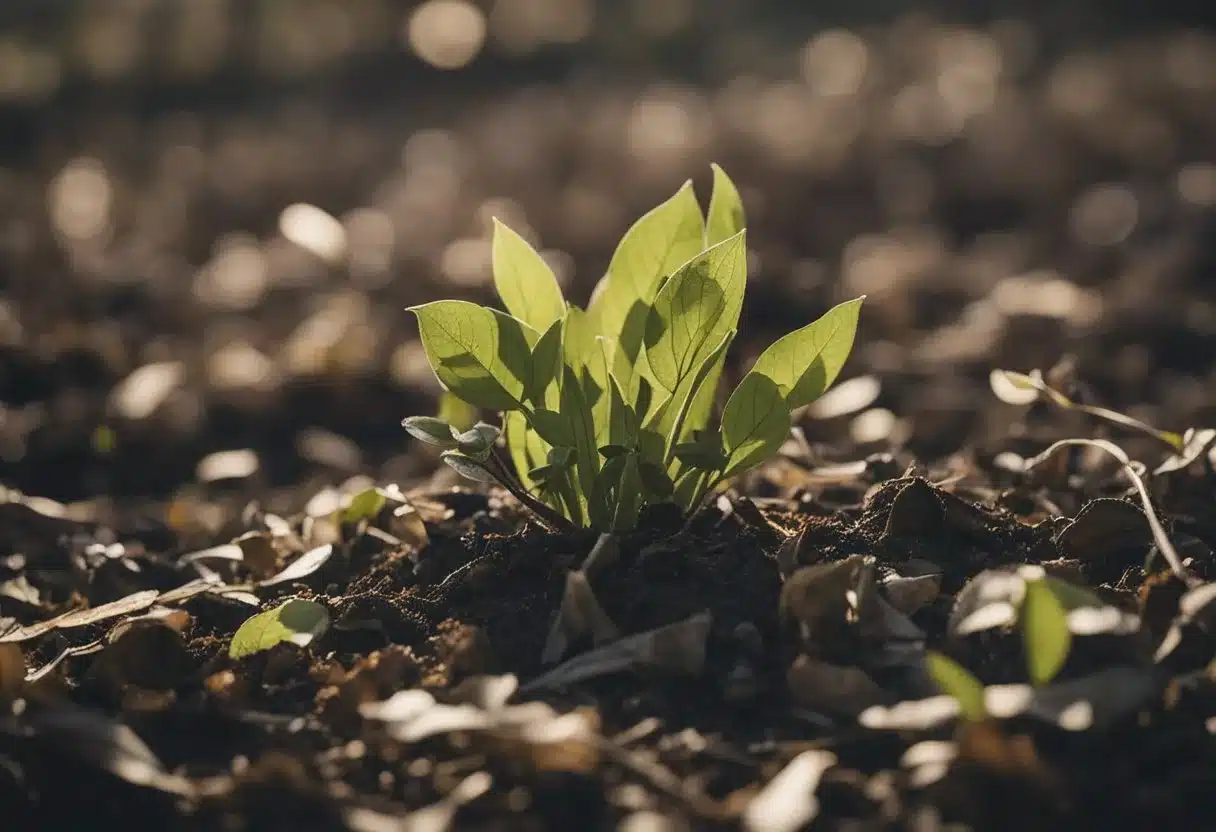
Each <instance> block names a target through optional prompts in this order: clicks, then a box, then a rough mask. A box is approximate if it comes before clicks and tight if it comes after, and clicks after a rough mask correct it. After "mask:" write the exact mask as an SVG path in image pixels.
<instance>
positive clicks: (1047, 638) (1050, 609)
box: [1019, 580, 1072, 686]
mask: <svg viewBox="0 0 1216 832" xmlns="http://www.w3.org/2000/svg"><path fill="white" fill-rule="evenodd" d="M1019 619H1020V621H1021V628H1022V645H1023V648H1024V649H1025V652H1026V671H1027V673H1028V674H1029V676H1030V681H1031V683H1032V684H1034V685H1036V686H1040V685H1046V684H1047V683H1049V682H1050V681H1051V680H1052V679H1054V678H1055V676H1056V674H1057V673H1059V672H1060V669H1061V668H1063V667H1064V662H1065V661H1067V660H1068V650H1069V647H1070V646H1071V644H1072V633H1071V631H1070V630H1069V628H1068V612H1067V611H1066V610H1065V609H1064V605H1063V604H1062V603H1060V599H1059V598H1058V597H1056V594H1055V592H1053V591H1052V588H1051V586H1049V585H1048V584H1047V582H1046V581H1043V580H1037V581H1027V582H1026V597H1025V598H1024V599H1023V600H1022V609H1021V613H1020V615H1019Z"/></svg>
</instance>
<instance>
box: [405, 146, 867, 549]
mask: <svg viewBox="0 0 1216 832" xmlns="http://www.w3.org/2000/svg"><path fill="white" fill-rule="evenodd" d="M713 170H714V184H713V194H712V197H711V199H710V203H709V213H708V216H704V215H703V214H702V212H701V208H700V206H699V205H698V203H697V199H696V195H695V194H694V193H693V188H692V183H691V182H686V183H685V184H684V185H683V187H681V188H680V189H679V190H678V191H677V192H676V194H675V195H674V196H673V197H671V198H670V199H668V200H667V201H666V202H664V203H662V204H661V205H659V206H658V207H656V208H654V209H653V210H651V211H650V212H649V213H647V214H646V215H644V216H643V217H642V218H641V219H639V220H638V221H637V222H636V223H634V225H633V226H632V227H631V228H630V229H629V230H628V231H627V232H626V233H625V236H624V238H623V239H622V240H621V241H620V244H619V245H618V246H617V249H616V252H615V253H614V254H613V256H612V260H611V262H610V263H609V266H608V271H607V274H605V275H604V277H603V279H602V280H601V281H600V282H599V284H598V285H597V286H596V288H595V291H594V293H593V294H592V297H591V302H590V304H589V305H588V307H587V309H585V310H584V309H581V308H579V307H578V306H575V305H573V304H569V303H567V301H566V300H565V299H564V298H563V297H562V293H561V289H560V288H559V286H558V283H557V280H556V279H555V277H554V275H553V272H552V270H551V269H550V268H549V266H548V265H547V264H546V263H545V261H544V260H543V259H542V258H541V257H540V255H539V254H537V253H536V251H535V250H534V249H533V248H532V247H531V246H530V245H529V244H528V243H527V242H526V241H525V240H524V239H523V238H522V237H520V236H519V235H518V234H516V233H515V232H514V231H512V230H511V229H509V228H507V227H506V226H505V225H503V224H502V223H500V222H498V221H495V225H494V239H493V246H492V259H493V272H494V283H495V286H496V288H497V289H498V294H499V297H500V298H501V299H502V301H503V305H504V306H506V311H505V312H502V311H499V310H497V309H490V308H486V307H482V306H478V305H476V304H472V303H467V302H465V301H457V300H443V301H436V302H433V303H427V304H422V305H421V306H415V307H411V309H410V310H409V311H412V312H413V313H414V314H415V315H416V316H417V318H418V328H419V331H420V333H421V337H422V344H423V347H424V348H425V350H426V355H427V359H428V360H429V361H430V364H431V367H432V369H433V370H434V372H435V375H436V377H437V378H438V379H439V381H440V383H441V384H442V385H443V386H444V388H445V389H446V390H448V391H449V392H450V393H452V394H453V395H455V396H458V397H459V398H461V399H463V400H465V401H466V402H468V403H469V404H471V405H473V406H474V407H478V408H482V409H485V410H496V411H500V412H501V413H502V431H503V433H504V434H505V437H504V438H505V444H506V448H507V450H508V452H509V454H510V458H511V461H512V462H513V463H514V469H515V471H514V473H512V472H511V470H510V468H509V466H508V465H506V463H505V461H504V460H502V459H500V458H499V456H498V453H497V450H496V445H497V440H498V433H499V431H498V428H495V427H493V426H491V425H487V424H484V423H480V424H478V425H475V426H474V427H473V428H472V429H471V430H469V431H465V432H460V431H458V430H454V429H453V428H452V427H451V426H449V425H448V424H447V423H445V422H444V421H443V420H440V419H437V418H434V417H412V418H409V419H406V420H405V421H404V422H403V424H404V426H405V428H406V429H407V430H408V431H409V432H410V433H411V434H412V435H413V436H414V437H416V438H418V439H420V440H422V441H424V442H428V443H430V444H432V445H437V446H439V447H440V448H442V449H443V459H444V461H445V462H447V463H448V464H449V465H451V466H452V467H453V468H455V469H456V470H457V471H458V472H460V473H461V474H462V475H464V476H466V477H470V478H472V479H477V480H482V481H497V482H499V483H501V484H502V485H503V486H505V487H506V488H508V489H509V490H510V491H511V492H512V493H513V494H515V496H516V497H518V498H520V500H521V501H522V502H523V503H524V504H525V505H527V506H528V507H529V508H531V509H532V510H533V511H534V512H536V513H537V514H538V515H539V516H540V518H541V519H542V520H543V521H545V522H546V523H547V524H549V525H550V526H555V527H557V526H565V525H571V524H573V525H575V526H583V527H591V528H594V529H597V530H599V531H604V532H607V531H623V530H627V529H630V528H633V526H634V525H635V524H636V522H637V517H638V513H639V511H640V510H641V509H642V507H643V506H645V505H647V504H651V503H658V502H674V503H676V504H677V505H679V506H680V507H681V508H682V509H684V510H685V511H690V510H691V509H692V508H694V507H695V506H696V505H698V503H699V502H700V501H701V500H702V499H703V498H704V496H705V495H706V494H707V493H708V492H709V491H711V490H713V489H714V488H716V487H717V486H718V485H719V484H721V483H722V482H723V481H724V480H725V479H727V478H728V477H732V476H734V475H736V474H741V473H743V472H744V471H747V470H749V469H751V468H754V467H756V466H757V465H759V464H761V463H762V462H764V461H765V460H766V459H768V458H769V457H771V456H772V455H773V454H774V453H776V451H777V449H778V448H779V447H780V446H781V445H782V443H783V442H784V441H785V439H786V437H787V436H788V435H789V431H790V412H791V411H793V410H796V409H798V408H801V407H805V406H806V405H808V404H810V403H811V402H812V401H814V400H815V399H816V398H818V397H819V396H820V395H821V394H822V393H823V392H824V391H825V390H826V389H827V388H828V387H829V386H830V385H831V384H832V382H833V381H835V380H836V377H837V376H838V375H839V374H840V370H841V367H842V365H843V364H844V361H845V359H846V358H847V357H848V354H849V351H850V350H851V349H852V346H853V338H854V335H855V333H856V330H857V319H858V315H859V313H860V311H861V303H862V301H863V300H864V298H857V299H855V300H851V301H848V302H846V303H842V304H840V305H838V306H836V307H835V308H833V309H831V310H829V311H828V312H827V314H825V315H824V316H823V317H822V318H820V319H819V320H817V321H815V322H813V323H810V324H808V325H806V326H804V327H802V328H801V329H798V330H795V331H794V332H791V333H789V334H788V335H786V336H784V337H783V338H780V339H779V340H777V341H776V342H775V343H773V344H772V345H771V346H770V347H769V348H768V349H767V350H765V352H764V353H763V354H762V355H761V356H760V358H759V359H758V360H757V361H756V363H755V365H754V366H753V367H752V369H751V371H750V372H748V373H747V375H745V376H744V377H743V379H742V380H741V381H740V382H739V385H738V386H737V387H736V388H735V390H734V392H733V393H731V395H730V397H729V398H728V399H727V401H726V405H725V407H724V408H723V410H722V415H721V420H720V424H719V425H718V426H717V427H713V426H711V417H712V415H713V412H714V404H715V400H716V392H717V387H718V381H719V379H720V377H721V373H722V367H723V363H724V361H725V358H726V352H727V349H728V348H729V347H730V344H731V341H732V340H733V339H734V337H735V332H736V330H737V328H738V325H739V314H740V312H741V311H742V308H743V293H744V288H745V285H746V282H747V246H746V243H745V238H746V232H745V230H744V213H743V204H742V201H741V200H740V198H739V193H738V191H737V190H736V189H735V186H734V184H733V183H732V182H731V180H730V179H729V177H727V175H726V174H725V173H724V172H723V171H722V169H721V168H719V167H718V166H716V165H715V166H714V169H713Z"/></svg>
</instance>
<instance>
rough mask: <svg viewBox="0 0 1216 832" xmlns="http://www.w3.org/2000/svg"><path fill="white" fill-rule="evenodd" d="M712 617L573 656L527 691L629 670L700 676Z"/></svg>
mask: <svg viewBox="0 0 1216 832" xmlns="http://www.w3.org/2000/svg"><path fill="white" fill-rule="evenodd" d="M711 623H712V618H711V616H710V614H709V613H708V612H705V613H699V614H697V615H694V616H692V617H690V618H687V619H685V620H684V621H678V622H676V623H675V624H668V625H667V626H666V627H660V628H658V629H656V630H650V631H649V632H645V633H639V634H637V635H634V636H627V637H625V638H623V639H621V640H620V641H615V642H613V643H612V644H608V645H605V646H604V647H600V648H597V649H595V650H591V651H588V652H586V653H583V654H581V655H579V656H575V657H574V658H572V659H569V660H568V661H566V662H565V663H563V664H560V665H558V666H557V667H555V668H553V669H552V670H550V671H549V672H548V673H544V674H542V675H540V676H538V677H536V678H535V679H533V680H532V681H531V682H529V683H528V684H526V685H524V687H523V688H522V690H523V691H525V692H526V691H535V690H542V689H544V688H554V687H565V686H567V685H572V684H574V683H576V682H581V681H583V680H585V679H593V678H595V677H597V676H605V675H608V674H610V673H620V672H622V671H626V670H635V669H641V668H654V669H657V670H665V671H668V672H672V673H678V674H681V675H687V676H697V675H700V673H701V671H702V669H703V668H704V665H705V646H706V641H707V639H708V638H709V630H710V625H711Z"/></svg>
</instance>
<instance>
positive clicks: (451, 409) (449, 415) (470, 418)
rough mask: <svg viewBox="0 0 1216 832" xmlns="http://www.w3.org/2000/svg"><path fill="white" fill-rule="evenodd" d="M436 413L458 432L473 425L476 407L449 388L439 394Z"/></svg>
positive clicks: (475, 419) (475, 418)
mask: <svg viewBox="0 0 1216 832" xmlns="http://www.w3.org/2000/svg"><path fill="white" fill-rule="evenodd" d="M436 415H437V416H438V417H439V418H440V419H441V420H443V421H445V422H447V423H448V424H449V425H451V426H452V428H453V429H454V430H456V432H457V433H459V432H460V431H463V430H468V429H469V428H471V427H473V424H474V423H475V422H476V421H477V408H475V407H473V405H471V404H469V403H468V402H466V401H465V400H464V399H462V398H460V397H459V396H457V395H456V394H454V393H453V392H452V391H451V390H444V391H443V392H442V393H440V394H439V413H437V414H436Z"/></svg>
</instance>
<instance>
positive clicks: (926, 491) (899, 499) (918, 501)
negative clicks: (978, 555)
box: [883, 477, 945, 538]
mask: <svg viewBox="0 0 1216 832" xmlns="http://www.w3.org/2000/svg"><path fill="white" fill-rule="evenodd" d="M944 513H945V507H944V505H943V504H942V499H941V497H940V496H939V495H938V492H937V489H935V488H934V487H933V486H931V485H930V484H929V483H928V482H926V481H925V480H923V479H921V478H920V477H916V478H915V479H912V480H911V481H910V482H909V483H908V484H907V485H905V486H904V487H903V488H901V489H900V490H899V492H898V493H897V494H896V495H895V500H894V501H893V502H892V503H891V513H890V514H889V515H888V516H887V525H886V528H885V529H884V531H883V536H884V537H896V538H898V537H921V536H923V535H926V534H931V533H932V532H933V531H934V530H935V529H937V528H938V527H939V526H940V525H941V522H942V516H943V514H944Z"/></svg>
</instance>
